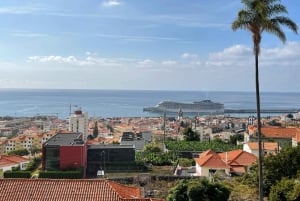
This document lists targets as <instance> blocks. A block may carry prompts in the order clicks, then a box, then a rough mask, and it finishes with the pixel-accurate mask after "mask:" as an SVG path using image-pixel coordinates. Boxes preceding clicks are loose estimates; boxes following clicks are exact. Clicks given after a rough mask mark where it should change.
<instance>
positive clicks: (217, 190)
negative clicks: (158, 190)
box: [166, 179, 230, 201]
mask: <svg viewBox="0 0 300 201" xmlns="http://www.w3.org/2000/svg"><path fill="white" fill-rule="evenodd" d="M229 195H230V190H229V189H228V188H226V187H225V186H223V185H222V184H219V183H211V182H209V181H208V180H207V179H190V180H179V181H178V182H177V183H176V185H175V186H174V187H173V188H172V189H171V190H170V192H169V195H168V196H167V199H166V200H167V201H227V200H228V198H229Z"/></svg>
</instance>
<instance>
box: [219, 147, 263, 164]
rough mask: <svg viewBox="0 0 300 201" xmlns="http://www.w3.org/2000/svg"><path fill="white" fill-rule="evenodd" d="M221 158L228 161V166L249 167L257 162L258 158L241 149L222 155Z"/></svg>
mask: <svg viewBox="0 0 300 201" xmlns="http://www.w3.org/2000/svg"><path fill="white" fill-rule="evenodd" d="M219 156H220V157H221V158H222V160H223V161H225V162H226V161H227V164H228V165H230V166H235V165H238V166H240V165H241V166H249V165H251V164H253V163H254V162H256V161H257V157H256V156H255V155H254V154H251V153H248V152H246V151H243V150H240V149H237V150H233V151H229V152H224V153H220V154H219Z"/></svg>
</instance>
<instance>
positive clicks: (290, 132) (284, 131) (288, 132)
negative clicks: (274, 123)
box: [261, 127, 299, 138]
mask: <svg viewBox="0 0 300 201" xmlns="http://www.w3.org/2000/svg"><path fill="white" fill-rule="evenodd" d="M261 132H262V134H263V135H264V136H265V137H268V138H293V137H296V134H297V133H299V129H298V128H278V127H263V128H261Z"/></svg>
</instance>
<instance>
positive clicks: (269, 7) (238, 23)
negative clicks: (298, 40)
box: [232, 0, 298, 201]
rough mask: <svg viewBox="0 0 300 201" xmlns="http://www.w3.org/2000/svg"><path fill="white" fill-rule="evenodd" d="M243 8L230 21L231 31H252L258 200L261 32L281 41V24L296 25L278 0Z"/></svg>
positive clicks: (250, 0)
mask: <svg viewBox="0 0 300 201" xmlns="http://www.w3.org/2000/svg"><path fill="white" fill-rule="evenodd" d="M241 1H242V3H243V4H244V6H245V8H244V9H242V10H240V11H239V13H238V16H237V19H236V20H235V21H234V22H233V23H232V29H233V31H236V30H237V29H244V30H247V31H250V32H251V33H252V40H253V52H254V55H255V84H256V85H255V89H256V110H257V111H256V112H257V130H258V148H259V157H258V166H259V167H258V171H259V200H260V201H262V200H263V180H262V179H263V171H262V157H263V156H262V134H261V116H260V93H259V71H258V56H259V53H260V42H261V38H262V33H263V32H264V31H265V32H268V33H271V34H274V35H276V36H277V37H278V38H279V39H280V40H281V41H282V42H283V43H284V42H285V41H286V36H285V33H284V32H283V30H282V28H281V25H284V26H286V27H288V28H289V29H291V30H292V31H293V32H295V33H297V30H298V27H297V25H296V23H294V22H293V21H292V20H291V19H289V18H288V17H286V16H284V15H283V14H287V13H288V12H287V9H286V7H285V6H284V5H282V4H281V2H280V0H241Z"/></svg>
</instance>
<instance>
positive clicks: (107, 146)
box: [88, 144, 134, 149]
mask: <svg viewBox="0 0 300 201" xmlns="http://www.w3.org/2000/svg"><path fill="white" fill-rule="evenodd" d="M116 148H117V149H128V148H134V146H133V145H132V144H131V145H120V144H93V145H88V149H116Z"/></svg>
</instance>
